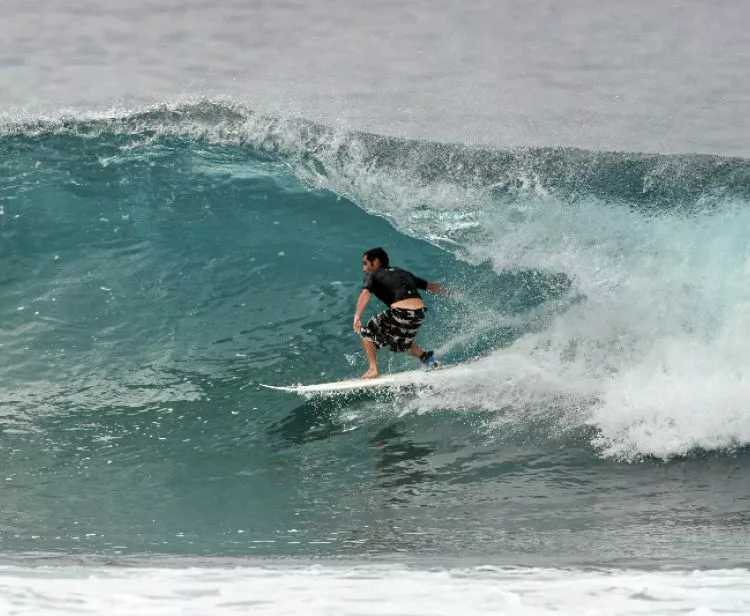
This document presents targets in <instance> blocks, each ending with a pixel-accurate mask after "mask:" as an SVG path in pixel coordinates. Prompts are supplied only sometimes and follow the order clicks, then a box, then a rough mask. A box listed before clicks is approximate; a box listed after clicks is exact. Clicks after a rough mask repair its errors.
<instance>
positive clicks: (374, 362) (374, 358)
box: [362, 338, 378, 379]
mask: <svg viewBox="0 0 750 616" xmlns="http://www.w3.org/2000/svg"><path fill="white" fill-rule="evenodd" d="M362 347H363V348H364V350H365V355H367V363H368V364H370V368H369V369H368V370H367V372H365V373H364V374H363V375H362V378H363V379H374V378H375V377H377V376H378V347H377V346H375V343H374V342H373V341H372V340H367V339H366V338H362Z"/></svg>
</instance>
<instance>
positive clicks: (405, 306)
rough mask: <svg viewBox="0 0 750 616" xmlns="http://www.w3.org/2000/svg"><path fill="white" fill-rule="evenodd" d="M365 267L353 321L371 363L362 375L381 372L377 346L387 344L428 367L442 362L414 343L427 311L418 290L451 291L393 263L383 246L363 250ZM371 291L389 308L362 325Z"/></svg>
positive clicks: (444, 293) (446, 292) (372, 377)
mask: <svg viewBox="0 0 750 616" xmlns="http://www.w3.org/2000/svg"><path fill="white" fill-rule="evenodd" d="M362 271H363V272H364V274H365V279H364V283H363V284H362V292H361V293H360V294H359V298H358V299H357V307H356V309H355V311H354V322H353V324H352V328H353V329H354V333H355V334H358V335H359V336H360V337H361V339H362V347H363V348H364V350H365V355H366V356H367V361H368V363H369V365H370V367H369V369H368V370H367V372H365V373H364V374H363V375H362V378H363V379H374V378H376V377H377V376H378V362H377V353H378V349H380V348H382V347H386V346H387V347H388V348H389V349H390V350H391V351H393V352H395V353H403V352H406V351H408V352H409V354H410V355H411V356H413V357H417V358H419V360H420V361H421V362H422V363H423V364H425V365H426V366H427V367H430V368H434V367H437V366H438V365H439V364H438V362H437V361H436V360H435V357H434V355H433V352H432V351H425V350H424V349H422V348H421V347H419V346H417V345H416V344H414V337H415V336H416V334H417V330H418V329H419V327H420V326H421V325H422V323H423V322H424V319H425V315H426V312H427V308H426V307H425V305H424V302H423V301H422V296H421V295H420V294H419V290H420V289H421V290H424V291H429V292H430V293H434V294H436V295H448V294H449V292H448V290H447V289H445V288H444V287H442V286H441V285H439V284H436V283H434V282H428V281H427V280H424V279H422V278H418V277H417V276H415V275H414V274H412V273H411V272H407V271H406V270H403V269H401V268H398V267H392V266H391V265H390V260H389V258H388V253H386V251H385V250H383V249H382V248H371V249H370V250H368V251H366V252H365V253H364V255H363V256H362ZM372 294H374V295H375V297H377V298H378V299H379V300H381V301H382V302H383V303H385V304H386V305H387V306H388V309H387V310H384V311H383V312H380V313H378V314H376V315H375V316H374V317H372V318H371V319H370V320H369V321H368V322H367V324H366V325H365V326H364V327H362V314H363V313H364V311H365V308H366V307H367V304H368V303H369V301H370V297H371V295H372Z"/></svg>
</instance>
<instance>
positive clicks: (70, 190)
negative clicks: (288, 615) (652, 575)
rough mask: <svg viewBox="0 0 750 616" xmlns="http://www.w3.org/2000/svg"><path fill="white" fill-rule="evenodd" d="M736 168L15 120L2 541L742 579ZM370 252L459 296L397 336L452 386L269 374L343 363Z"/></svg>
mask: <svg viewBox="0 0 750 616" xmlns="http://www.w3.org/2000/svg"><path fill="white" fill-rule="evenodd" d="M749 174H750V163H748V162H747V161H746V160H745V159H740V158H727V157H720V156H706V155H682V156H658V155H645V154H638V153H606V152H605V153H602V152H589V151H586V150H576V149H561V148H547V149H516V150H505V149H500V148H477V147H467V146H462V145H446V144H438V143H433V142H427V141H406V140H399V139H396V138H385V137H379V136H375V135H370V134H365V133H356V132H341V131H338V130H332V129H331V128H329V127H326V126H324V125H318V124H314V123H310V122H305V121H301V120H295V121H291V120H281V119H278V118H273V117H268V116H261V115H257V114H254V113H253V112H252V111H250V110H248V109H246V108H244V107H242V106H240V105H230V104H228V103H218V102H217V103H202V104H198V105H185V106H181V107H171V108H168V107H157V108H154V109H151V110H149V111H145V112H142V113H124V114H121V115H119V116H114V115H113V116H111V117H109V118H107V117H100V118H98V119H86V118H84V117H70V118H68V119H64V120H54V121H53V120H45V121H20V122H17V123H14V124H11V123H8V124H6V126H5V127H4V129H3V133H2V136H0V204H1V205H2V216H1V217H0V255H1V256H2V260H1V261H0V281H2V286H3V290H4V293H3V294H2V297H1V298H0V311H1V312H0V316H1V317H2V327H1V328H0V345H1V348H2V351H3V357H4V359H5V361H4V362H3V363H2V368H1V369H2V379H0V383H1V385H0V387H1V389H0V403H1V404H2V414H1V426H2V430H3V443H2V448H0V456H1V457H2V467H3V481H2V490H3V504H4V506H3V508H2V511H0V541H1V542H2V550H3V553H4V554H5V555H6V556H8V557H13V556H14V555H15V556H18V557H20V556H21V555H24V554H28V553H32V554H37V555H43V554H57V555H61V556H70V555H88V556H102V557H120V556H122V557H125V556H128V555H137V554H164V555H173V556H176V557H189V556H193V555H201V556H205V557H209V556H211V557H216V556H232V557H241V558H245V557H288V556H296V557H305V558H309V557H329V558H338V559H346V558H349V559H351V558H354V559H357V558H368V559H369V558H372V557H378V558H396V559H399V558H403V557H425V558H442V559H446V558H447V559H455V560H454V561H453V562H467V560H468V561H472V562H473V561H475V560H479V561H482V562H484V561H490V562H495V563H509V564H513V565H519V564H521V565H523V564H540V563H544V564H546V565H549V564H552V565H554V566H559V567H564V566H572V565H595V566H611V565H618V564H625V565H630V566H639V567H643V566H646V567H648V566H662V565H670V566H688V567H689V566H696V565H705V566H715V565H717V564H723V565H733V564H734V565H736V564H740V563H742V562H744V559H745V556H746V548H745V543H744V537H745V525H746V522H747V514H746V509H747V501H748V498H749V497H750V493H749V492H748V489H747V482H746V481H745V478H744V475H745V472H746V468H745V465H746V464H747V445H748V443H750V422H749V421H748V420H747V419H746V417H745V415H746V413H745V408H746V402H745V401H746V400H747V394H748V385H747V382H746V378H745V376H744V374H747V370H746V368H748V366H747V363H748V361H747V359H746V357H745V353H744V350H745V348H746V342H747V341H748V334H750V330H748V328H747V326H746V324H745V319H744V317H743V315H744V313H745V302H746V298H747V293H746V290H745V286H746V285H745V279H746V273H747V263H748V261H747V259H748V256H750V253H749V252H748V251H749V250H750V247H749V246H748V242H747V240H746V234H745V233H744V228H745V225H746V224H747V223H748V222H749V221H748V220H747V218H748V214H747V207H746V205H747V199H748V191H750V183H748V176H749ZM374 245H382V246H385V247H387V249H388V250H389V252H390V253H391V257H392V261H393V262H395V263H397V264H399V265H401V266H403V267H405V268H407V269H410V270H413V271H414V272H416V273H418V274H419V275H421V276H423V277H426V278H428V279H430V280H436V281H441V282H444V283H445V284H446V285H448V286H449V287H450V288H452V289H453V290H455V291H456V296H455V297H453V298H431V299H430V300H429V310H430V312H429V320H428V322H427V323H426V325H425V326H424V327H423V329H422V330H421V331H420V338H421V342H422V344H423V345H425V346H427V347H429V348H435V349H436V350H437V353H438V354H439V355H440V356H441V358H443V359H444V360H446V361H448V362H465V361H473V362H475V363H474V366H475V372H474V375H473V376H472V377H471V378H465V377H462V378H459V379H450V378H447V377H446V379H445V381H444V382H441V383H439V385H438V386H437V387H435V388H433V389H429V390H418V391H413V390H410V391H393V392H386V393H381V394H377V395H371V394H367V395H354V396H347V397H338V398H318V399H304V398H301V397H297V396H294V395H287V394H281V393H278V392H269V391H266V390H263V389H261V388H260V387H259V384H260V383H274V384H288V383H291V382H304V383H309V382H322V381H330V380H335V379H343V378H347V377H350V376H353V375H357V374H359V373H360V372H362V371H363V370H364V369H365V362H364V358H363V357H362V356H361V351H360V348H359V341H358V340H357V338H356V337H355V336H354V335H353V334H352V333H351V329H350V327H351V325H350V323H351V316H352V313H353V308H354V302H355V300H356V297H357V295H358V292H359V289H360V285H361V271H360V265H359V264H360V258H361V253H362V251H363V250H364V249H366V248H369V247H371V246H374ZM376 308H378V307H377V306H375V305H373V306H371V309H376ZM410 361H412V360H410V359H408V358H406V357H404V356H396V355H387V354H384V355H382V356H381V369H382V370H385V371H387V370H401V369H405V368H407V367H413V364H411V363H410Z"/></svg>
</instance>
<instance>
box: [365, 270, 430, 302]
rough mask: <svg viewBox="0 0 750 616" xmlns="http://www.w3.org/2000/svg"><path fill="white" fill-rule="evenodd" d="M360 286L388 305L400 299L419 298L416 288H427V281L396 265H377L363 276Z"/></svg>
mask: <svg viewBox="0 0 750 616" xmlns="http://www.w3.org/2000/svg"><path fill="white" fill-rule="evenodd" d="M362 288H363V289H367V290H368V291H370V292H371V293H373V294H374V295H375V297H377V298H378V299H379V300H380V301H381V302H383V303H384V304H387V305H388V306H390V305H391V304H393V303H395V302H400V301H401V300H402V299H411V298H413V297H418V298H420V299H421V298H422V296H421V295H420V294H419V291H417V289H427V281H426V280H423V279H422V278H417V277H416V276H415V275H414V274H412V273H411V272H407V271H406V270H402V269H401V268H398V267H379V268H378V269H376V270H373V271H371V272H370V273H369V274H367V275H366V276H365V281H364V283H363V285H362Z"/></svg>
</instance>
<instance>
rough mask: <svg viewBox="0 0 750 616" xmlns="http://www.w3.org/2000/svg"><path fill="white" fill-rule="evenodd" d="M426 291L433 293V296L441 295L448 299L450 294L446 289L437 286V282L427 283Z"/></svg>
mask: <svg viewBox="0 0 750 616" xmlns="http://www.w3.org/2000/svg"><path fill="white" fill-rule="evenodd" d="M427 291H429V292H430V293H434V294H435V295H442V296H443V297H448V296H449V295H450V294H451V292H450V291H449V290H448V289H446V288H445V287H444V286H442V285H439V284H438V283H437V282H428V283H427Z"/></svg>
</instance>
